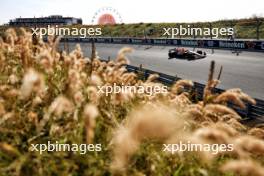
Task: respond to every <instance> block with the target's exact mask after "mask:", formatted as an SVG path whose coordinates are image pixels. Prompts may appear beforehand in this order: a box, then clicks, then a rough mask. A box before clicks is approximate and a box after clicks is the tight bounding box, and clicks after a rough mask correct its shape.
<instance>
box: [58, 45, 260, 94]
mask: <svg viewBox="0 0 264 176" xmlns="http://www.w3.org/2000/svg"><path fill="white" fill-rule="evenodd" d="M75 44H76V43H70V44H69V46H70V49H72V48H74V46H75ZM124 46H129V47H132V48H134V50H135V51H134V52H133V53H132V54H129V55H128V58H129V60H130V62H131V63H130V64H131V65H134V66H139V65H140V64H142V65H143V67H144V68H147V69H150V70H153V71H158V72H162V73H165V74H169V75H177V76H178V77H180V78H184V79H190V80H193V81H196V82H200V83H206V80H207V78H208V72H209V65H210V62H211V61H212V60H214V61H215V62H216V71H217V72H218V71H219V69H220V66H221V65H222V66H223V72H222V76H221V79H220V80H221V84H220V85H219V86H218V87H219V88H222V89H228V88H241V89H242V90H243V91H244V92H246V93H248V94H249V95H251V96H252V97H254V98H258V99H264V53H255V52H242V53H240V54H239V56H237V55H236V54H234V53H231V51H226V50H214V54H211V52H212V50H209V49H206V50H204V51H206V52H207V57H206V58H205V59H200V60H195V61H187V60H179V59H168V50H169V49H170V48H173V47H169V46H166V47H162V46H152V47H151V46H144V45H120V44H96V50H97V52H98V55H99V56H100V58H102V59H107V58H108V57H110V58H111V59H113V58H115V56H116V54H117V52H118V51H119V49H120V48H122V47H124ZM81 47H82V50H83V51H84V53H85V56H88V57H89V56H90V55H91V44H89V43H82V44H81ZM61 48H63V45H62V44H61ZM190 50H192V48H190ZM217 74H218V73H217ZM215 76H217V75H215Z"/></svg>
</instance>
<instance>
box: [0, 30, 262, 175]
mask: <svg viewBox="0 0 264 176" xmlns="http://www.w3.org/2000/svg"><path fill="white" fill-rule="evenodd" d="M33 43H34V44H33ZM58 43H59V38H57V39H55V38H49V41H48V42H47V43H44V42H43V41H41V40H38V41H34V42H32V36H31V34H30V33H27V32H26V31H25V30H23V29H20V35H17V34H16V32H15V31H14V30H12V29H9V30H7V32H6V33H5V35H4V37H3V39H1V40H0V72H1V75H0V133H1V135H0V175H1V176H14V175H17V176H20V175H21V176H25V175H40V176H42V175H43V176H51V175H52V176H53V175H72V176H76V175H93V176H94V175H98V176H101V175H140V176H141V175H151V176H152V175H153V176H156V175H157V176H159V175H174V176H177V175H186V176H190V175H195V176H196V175H214V176H217V175H248V176H249V175H254V176H263V175H264V166H263V165H264V160H263V154H264V142H263V139H264V129H263V128H261V127H258V128H248V127H246V126H244V125H242V124H241V123H240V119H241V117H240V116H239V115H238V114H237V113H236V112H235V111H234V110H232V109H230V108H228V107H227V106H226V103H227V102H232V103H234V104H236V105H237V106H239V107H240V108H244V107H245V105H244V102H248V103H252V104H254V103H255V100H254V99H252V98H250V97H249V96H248V95H246V94H245V93H243V92H242V91H241V90H240V89H231V90H227V91H226V92H224V93H222V94H220V95H218V94H214V93H213V92H212V89H213V88H214V87H216V86H217V84H218V83H219V80H216V79H214V64H213V63H212V66H211V69H210V74H209V79H208V83H207V86H206V87H205V90H204V97H203V100H201V101H198V102H193V101H192V98H191V97H190V94H189V91H188V90H191V89H192V86H193V83H192V81H189V80H180V81H177V82H176V83H175V84H174V85H173V86H172V87H170V88H168V92H166V93H155V94H153V95H151V96H149V95H147V94H146V93H131V92H121V93H118V94H111V95H110V96H106V95H105V94H103V93H100V92H98V86H104V85H107V86H111V85H114V84H117V85H134V86H139V85H140V86H144V87H147V86H150V87H154V86H158V87H160V86H163V85H162V84H160V83H158V82H156V81H155V80H156V79H157V78H158V75H151V76H149V78H148V79H147V80H140V79H139V77H140V74H139V75H137V74H135V73H130V72H127V70H126V68H125V66H124V64H128V63H129V60H128V59H127V58H126V56H125V53H127V52H131V49H130V48H123V49H122V50H120V52H119V53H118V54H117V57H116V59H115V60H113V61H109V62H102V61H100V60H99V58H98V57H97V56H95V55H92V58H86V57H84V55H83V53H82V51H81V48H80V46H78V45H77V46H76V49H75V50H74V51H72V52H71V53H66V52H58V51H57V50H56V48H57V45H58ZM48 141H53V142H54V143H55V141H58V142H59V143H68V144H81V143H90V144H91V143H93V144H98V143H100V144H102V151H99V152H88V153H87V154H84V155H82V154H80V153H78V152H77V153H73V152H43V153H42V154H40V153H39V152H37V151H32V150H31V149H30V146H31V144H46V143H47V142H48ZM179 141H182V142H187V141H189V142H191V143H196V144H197V143H198V144H205V143H208V144H233V146H234V150H233V151H231V152H219V153H218V154H213V153H212V152H175V153H174V154H171V153H169V152H164V151H163V145H162V144H174V143H178V142H179Z"/></svg>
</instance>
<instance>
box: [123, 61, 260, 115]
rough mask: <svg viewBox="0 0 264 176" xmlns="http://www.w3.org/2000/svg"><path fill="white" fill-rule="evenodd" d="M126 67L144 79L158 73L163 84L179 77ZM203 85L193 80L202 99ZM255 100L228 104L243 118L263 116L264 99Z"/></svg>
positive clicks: (219, 90) (130, 66) (217, 91)
mask: <svg viewBox="0 0 264 176" xmlns="http://www.w3.org/2000/svg"><path fill="white" fill-rule="evenodd" d="M126 68H127V70H128V71H130V72H136V73H141V74H142V75H143V76H144V79H147V78H148V76H149V75H150V74H158V75H159V78H158V81H160V82H162V83H163V84H165V85H172V84H173V83H174V82H175V81H177V80H179V79H181V78H178V77H175V76H170V75H166V74H163V73H159V72H155V71H152V70H148V69H145V68H141V67H135V66H132V65H126ZM204 87H205V85H204V84H201V83H197V82H194V89H195V91H196V93H197V97H198V99H202V97H203V90H204ZM213 91H214V92H215V93H221V92H224V91H225V90H223V89H219V88H215V89H214V90H213ZM255 100H256V102H257V104H256V105H251V104H248V103H246V108H245V109H240V108H239V107H237V106H236V105H234V104H232V103H229V104H228V106H229V107H231V108H232V109H234V110H235V111H236V112H237V113H238V114H240V115H241V116H242V117H244V118H249V119H255V118H263V117H264V101H263V100H260V99H255Z"/></svg>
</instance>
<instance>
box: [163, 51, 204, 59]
mask: <svg viewBox="0 0 264 176" xmlns="http://www.w3.org/2000/svg"><path fill="white" fill-rule="evenodd" d="M168 55H169V59H172V58H177V59H186V60H196V59H203V58H205V57H206V53H205V52H204V51H201V50H197V51H196V52H194V51H190V50H187V49H185V48H173V49H170V50H169V54H168Z"/></svg>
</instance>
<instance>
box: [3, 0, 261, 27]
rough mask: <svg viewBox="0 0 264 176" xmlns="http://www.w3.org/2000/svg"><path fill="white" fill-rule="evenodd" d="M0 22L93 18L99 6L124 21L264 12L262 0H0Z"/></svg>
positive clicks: (208, 18)
mask: <svg viewBox="0 0 264 176" xmlns="http://www.w3.org/2000/svg"><path fill="white" fill-rule="evenodd" d="M0 3H1V5H0V24H3V23H7V22H8V21H9V20H10V19H14V18H16V17H20V16H21V17H34V16H36V17H40V16H49V15H57V14H58V15H63V16H74V17H81V18H82V19H83V22H84V23H85V24H89V23H91V21H92V17H93V16H94V14H95V12H96V11H97V10H98V9H100V8H102V7H112V8H114V9H116V10H117V11H118V12H119V14H120V15H121V17H122V20H123V22H125V23H137V22H192V21H211V20H218V19H228V18H244V17H251V16H252V15H253V14H257V15H261V16H264V0H181V1H180V0H155V1H154V0H153V1H151V0H145V1H144V0H130V1H127V0H0Z"/></svg>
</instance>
